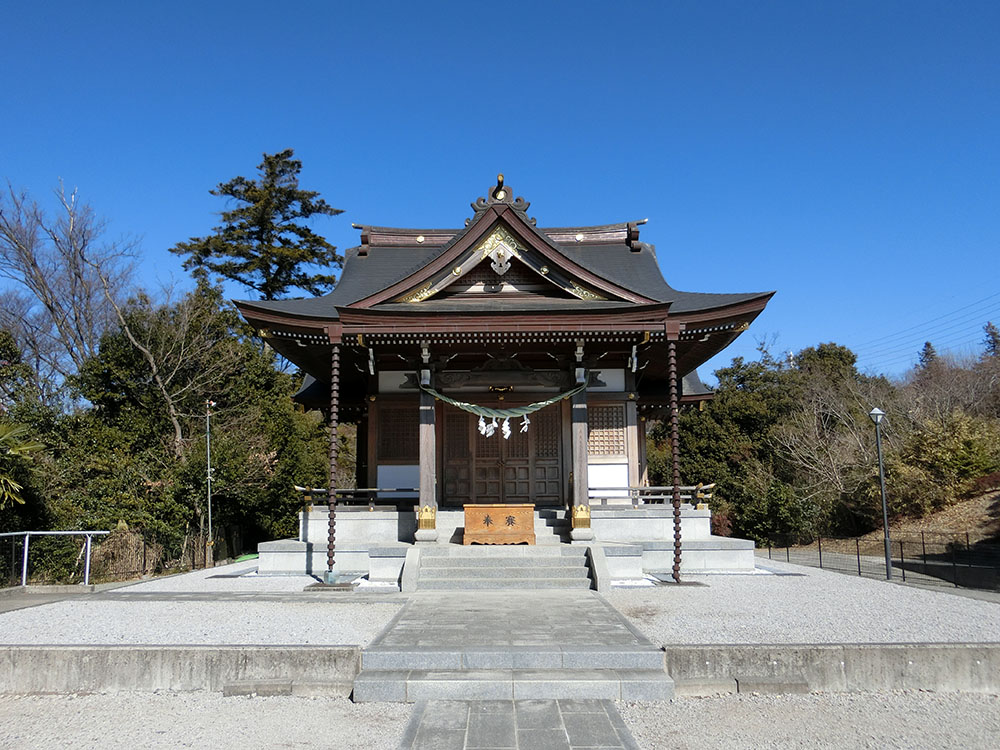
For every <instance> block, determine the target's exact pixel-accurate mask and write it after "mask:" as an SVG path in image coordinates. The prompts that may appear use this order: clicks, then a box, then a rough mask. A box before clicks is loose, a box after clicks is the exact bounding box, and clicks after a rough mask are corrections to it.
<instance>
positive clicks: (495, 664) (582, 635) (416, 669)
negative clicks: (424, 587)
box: [353, 590, 674, 703]
mask: <svg viewBox="0 0 1000 750" xmlns="http://www.w3.org/2000/svg"><path fill="white" fill-rule="evenodd" d="M361 659H362V669H361V672H360V674H358V676H357V677H356V678H355V681H354V694H353V695H354V700H355V701H356V702H365V701H397V702H407V703H412V702H416V701H422V700H464V701H469V700H512V699H513V700H520V699H542V698H544V699H569V698H585V699H601V700H653V701H656V700H669V699H670V698H672V697H673V695H674V683H673V680H671V678H670V676H669V675H668V674H667V673H666V671H665V670H664V658H663V651H662V650H661V649H660V648H658V647H657V646H655V645H653V644H652V643H650V642H649V640H648V639H646V638H645V637H644V636H643V635H642V634H641V633H639V632H638V631H637V630H635V628H634V627H633V626H632V625H631V624H630V623H628V621H627V620H625V619H624V618H623V617H622V616H621V615H620V614H619V613H618V612H616V611H615V610H614V608H612V607H611V606H610V605H609V604H607V602H605V601H604V600H603V599H602V598H601V597H599V596H598V595H597V594H596V593H595V592H592V591H580V590H572V591H559V590H555V591H523V592H521V593H520V594H519V595H517V596H511V595H509V594H507V593H505V592H493V591H435V592H427V593H420V592H418V593H416V594H414V595H413V597H412V599H411V600H410V602H409V603H407V604H406V605H404V608H403V610H402V611H401V612H400V613H399V615H397V618H396V620H395V621H394V622H393V623H392V624H391V625H390V626H389V628H387V629H386V631H384V632H383V633H382V635H380V636H379V637H378V638H377V639H376V640H375V641H374V642H373V643H372V644H371V645H370V646H369V647H368V648H366V649H365V650H364V652H363V653H362V656H361Z"/></svg>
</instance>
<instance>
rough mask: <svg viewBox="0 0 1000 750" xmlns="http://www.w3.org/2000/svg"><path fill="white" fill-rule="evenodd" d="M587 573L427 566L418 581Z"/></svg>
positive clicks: (558, 568)
mask: <svg viewBox="0 0 1000 750" xmlns="http://www.w3.org/2000/svg"><path fill="white" fill-rule="evenodd" d="M588 576H589V571H588V570H587V569H586V568H585V567H583V566H582V565H573V566H569V565H531V566H523V567H522V566H509V565H499V566H497V567H489V568H486V567H471V566H468V565H455V566H448V567H445V566H443V565H435V566H428V567H426V568H422V569H421V571H420V580H421V581H427V580H436V579H441V578H497V579H504V578H587V577H588Z"/></svg>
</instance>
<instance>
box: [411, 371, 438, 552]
mask: <svg viewBox="0 0 1000 750" xmlns="http://www.w3.org/2000/svg"><path fill="white" fill-rule="evenodd" d="M436 411H437V409H436V407H435V404H434V397H433V396H432V395H431V394H429V393H428V392H427V391H424V390H421V391H420V433H419V439H420V505H419V507H418V510H417V532H416V534H415V535H414V538H415V540H416V541H418V542H434V541H437V507H438V505H437V429H436V427H437V426H436V423H435V412H436Z"/></svg>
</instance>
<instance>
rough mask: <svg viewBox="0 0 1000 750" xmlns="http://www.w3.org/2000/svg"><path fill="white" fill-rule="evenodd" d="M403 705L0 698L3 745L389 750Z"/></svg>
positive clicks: (211, 697) (133, 696) (126, 696)
mask: <svg viewBox="0 0 1000 750" xmlns="http://www.w3.org/2000/svg"><path fill="white" fill-rule="evenodd" d="M410 711H411V707H410V706H407V705H403V704H384V703H381V704H380V703H362V704H354V703H351V702H350V701H349V700H347V699H346V698H291V697H275V698H223V697H222V696H221V695H219V694H218V693H113V694H106V695H32V696H16V695H0V748H18V749H21V748H23V749H24V750H28V749H29V748H30V750H36V749H37V748H56V747H71V748H74V749H76V750H87V749H93V750H107V748H109V747H122V748H132V749H135V750H146V749H147V748H178V747H197V748H213V750H229V749H230V748H231V749H232V750H248V748H262V747H269V748H278V747H280V748H314V747H315V748H338V750H389V748H395V747H397V746H398V745H399V742H400V739H401V738H402V736H403V731H404V729H405V728H406V723H407V721H409V718H410Z"/></svg>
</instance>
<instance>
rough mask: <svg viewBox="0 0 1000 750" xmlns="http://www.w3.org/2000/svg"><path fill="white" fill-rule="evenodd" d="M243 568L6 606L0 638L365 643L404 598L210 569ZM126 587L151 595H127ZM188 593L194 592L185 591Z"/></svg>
mask: <svg viewBox="0 0 1000 750" xmlns="http://www.w3.org/2000/svg"><path fill="white" fill-rule="evenodd" d="M249 567H250V569H252V568H253V565H252V564H251V565H250V566H249ZM247 569H248V566H247V565H246V564H245V563H243V564H241V563H236V564H234V565H229V566H226V567H223V568H215V569H214V570H211V571H196V572H194V573H188V574H185V575H180V576H172V577H169V578H164V579H159V580H155V581H148V582H145V583H140V584H136V585H134V586H127V587H124V588H120V589H115V590H113V591H108V592H105V593H103V594H100V595H98V596H94V595H91V596H82V597H74V598H72V599H67V600H64V601H60V602H55V603H52V604H46V605H44V606H40V607H30V608H28V609H20V610H16V611H12V612H5V613H3V614H0V644H102V645H116V644H146V645H177V644H198V645H201V644H209V645H211V644H233V645H243V644H268V645H290V644H296V645H328V646H336V645H362V646H364V645H367V644H368V643H369V642H370V641H371V640H372V639H373V638H375V636H377V635H378V634H379V632H381V630H382V629H383V628H384V627H385V626H386V625H387V624H388V623H389V620H391V619H392V618H393V616H394V615H395V614H396V612H398V611H399V608H400V607H401V606H402V605H403V601H404V600H403V599H402V598H400V599H398V600H397V601H385V600H382V601H365V600H364V596H365V595H359V594H349V593H346V594H345V593H326V594H302V593H301V592H302V589H303V587H304V586H307V585H309V584H310V583H315V580H314V579H312V578H309V577H306V576H302V577H299V576H290V577H263V576H261V577H258V576H244V577H240V578H212V577H210V576H217V575H226V574H233V573H236V572H239V571H241V570H243V571H245V570H247ZM213 593H217V594H219V595H220V597H219V599H218V600H213V599H212V598H211V596H208V598H205V595H206V594H208V595H211V594H213ZM130 594H141V595H143V596H146V595H149V596H150V598H149V599H145V598H142V599H139V598H132V599H130V598H129V596H128V595H130ZM189 594H196V595H198V597H199V598H197V599H185V596H186V595H189ZM254 594H260V595H261V596H260V598H259V599H257V598H254ZM240 595H246V598H245V599H242V600H241V599H240Z"/></svg>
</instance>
